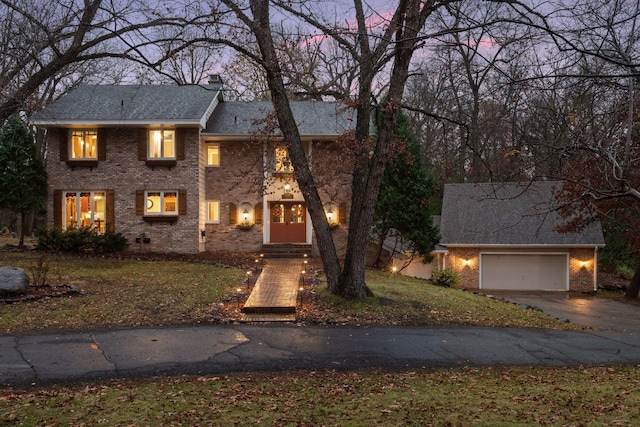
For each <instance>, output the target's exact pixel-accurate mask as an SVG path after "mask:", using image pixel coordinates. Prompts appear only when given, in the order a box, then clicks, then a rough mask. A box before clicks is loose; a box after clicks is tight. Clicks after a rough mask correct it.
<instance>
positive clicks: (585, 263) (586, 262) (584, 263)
mask: <svg viewBox="0 0 640 427" xmlns="http://www.w3.org/2000/svg"><path fill="white" fill-rule="evenodd" d="M579 264H580V268H587V266H588V265H589V261H580V262H579Z"/></svg>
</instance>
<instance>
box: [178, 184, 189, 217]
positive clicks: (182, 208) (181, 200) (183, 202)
mask: <svg viewBox="0 0 640 427" xmlns="http://www.w3.org/2000/svg"><path fill="white" fill-rule="evenodd" d="M178 214H179V215H186V214H187V190H185V189H182V190H178Z"/></svg>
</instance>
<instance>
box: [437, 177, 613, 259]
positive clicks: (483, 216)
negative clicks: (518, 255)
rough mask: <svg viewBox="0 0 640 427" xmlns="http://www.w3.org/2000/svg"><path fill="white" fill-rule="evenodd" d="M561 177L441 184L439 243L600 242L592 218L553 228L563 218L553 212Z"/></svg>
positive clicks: (575, 244) (590, 244)
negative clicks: (573, 227)
mask: <svg viewBox="0 0 640 427" xmlns="http://www.w3.org/2000/svg"><path fill="white" fill-rule="evenodd" d="M560 186H561V183H559V182H553V181H533V182H526V183H482V184H447V185H445V188H444V199H443V204H442V219H441V224H440V235H441V237H442V239H441V244H442V245H444V246H529V247H533V246H572V247H596V246H598V247H601V246H604V237H603V234H602V227H601V225H600V222H599V221H598V220H597V219H594V221H593V222H592V223H590V224H589V225H587V226H586V227H585V228H584V229H583V230H581V231H579V232H572V233H559V232H558V231H556V228H557V226H558V225H562V224H563V223H564V222H565V221H566V220H565V219H563V218H562V217H561V216H560V214H559V213H558V212H557V208H558V206H559V205H558V202H557V200H556V198H555V191H556V189H559V188H560Z"/></svg>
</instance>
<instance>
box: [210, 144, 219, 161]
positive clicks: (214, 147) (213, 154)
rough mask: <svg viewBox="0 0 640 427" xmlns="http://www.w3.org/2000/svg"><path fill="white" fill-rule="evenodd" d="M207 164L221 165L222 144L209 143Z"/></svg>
mask: <svg viewBox="0 0 640 427" xmlns="http://www.w3.org/2000/svg"><path fill="white" fill-rule="evenodd" d="M207 166H220V144H207Z"/></svg>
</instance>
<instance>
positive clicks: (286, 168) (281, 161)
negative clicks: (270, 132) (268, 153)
mask: <svg viewBox="0 0 640 427" xmlns="http://www.w3.org/2000/svg"><path fill="white" fill-rule="evenodd" d="M275 154H276V172H277V173H291V172H293V166H292V165H291V160H289V154H288V153H287V149H286V148H285V147H276V151H275Z"/></svg>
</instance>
